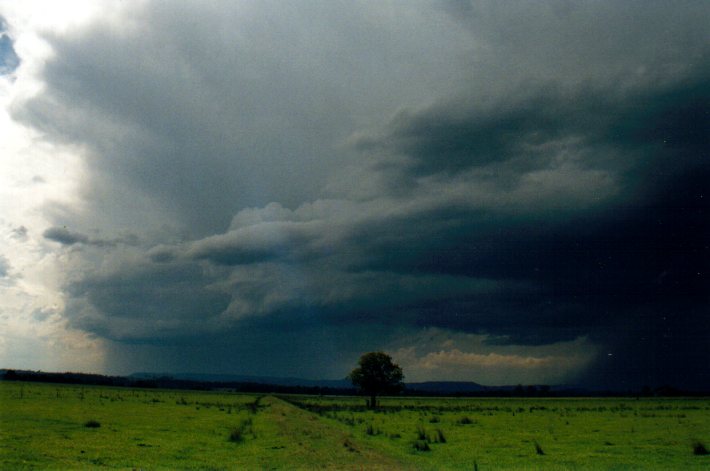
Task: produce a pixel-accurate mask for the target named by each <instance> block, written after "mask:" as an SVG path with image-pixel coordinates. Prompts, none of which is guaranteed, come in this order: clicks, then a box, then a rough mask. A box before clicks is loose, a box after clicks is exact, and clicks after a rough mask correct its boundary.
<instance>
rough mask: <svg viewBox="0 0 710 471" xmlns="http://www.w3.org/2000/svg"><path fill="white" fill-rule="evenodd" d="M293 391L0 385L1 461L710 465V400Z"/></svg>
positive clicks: (2, 464)
mask: <svg viewBox="0 0 710 471" xmlns="http://www.w3.org/2000/svg"><path fill="white" fill-rule="evenodd" d="M284 399H285V400H286V401H289V402H291V404H289V403H287V402H284V401H283V400H280V399H278V398H274V397H269V396H264V397H260V396H258V395H250V394H234V393H228V392H196V391H173V390H170V391H161V390H150V389H122V388H109V387H91V386H62V385H51V384H40V383H16V382H0V469H23V468H36V469H82V468H86V469H93V468H96V467H110V468H124V469H134V468H135V469H264V468H272V469H319V468H325V469H361V468H364V469H479V470H488V469H539V470H543V469H544V470H548V469H553V470H554V469H708V468H710V456H709V455H707V448H706V445H707V443H710V400H708V399H639V400H636V399H633V398H623V399H620V398H609V399H539V398H538V399H480V398H476V399H473V398H469V399H459V398H440V399H439V398H382V399H381V405H382V407H381V408H380V409H378V410H375V411H373V410H370V409H367V408H366V407H365V402H364V399H363V398H357V397H318V396H284ZM294 404H296V405H297V406H298V407H296V405H294Z"/></svg>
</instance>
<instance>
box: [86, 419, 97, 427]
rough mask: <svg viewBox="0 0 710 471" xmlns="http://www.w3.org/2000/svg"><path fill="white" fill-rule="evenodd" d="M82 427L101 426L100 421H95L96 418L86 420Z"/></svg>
mask: <svg viewBox="0 0 710 471" xmlns="http://www.w3.org/2000/svg"><path fill="white" fill-rule="evenodd" d="M84 427H86V428H99V427H101V423H99V422H98V421H96V420H89V421H88V422H86V423H85V424H84Z"/></svg>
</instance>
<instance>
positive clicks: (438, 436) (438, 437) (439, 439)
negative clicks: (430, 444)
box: [436, 428, 446, 443]
mask: <svg viewBox="0 0 710 471" xmlns="http://www.w3.org/2000/svg"><path fill="white" fill-rule="evenodd" d="M436 441H437V442H439V443H446V437H445V436H444V432H442V431H441V429H440V428H438V429H436Z"/></svg>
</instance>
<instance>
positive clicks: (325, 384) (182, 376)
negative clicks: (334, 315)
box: [128, 372, 352, 388]
mask: <svg viewBox="0 0 710 471" xmlns="http://www.w3.org/2000/svg"><path fill="white" fill-rule="evenodd" d="M128 377H129V378H131V379H144V380H149V379H157V378H173V379H178V380H185V381H200V382H208V383H254V384H272V385H275V386H302V387H308V388H352V384H351V383H350V381H349V380H347V379H304V378H280V377H275V376H253V375H227V374H207V373H146V372H138V373H133V374H131V375H130V376H128Z"/></svg>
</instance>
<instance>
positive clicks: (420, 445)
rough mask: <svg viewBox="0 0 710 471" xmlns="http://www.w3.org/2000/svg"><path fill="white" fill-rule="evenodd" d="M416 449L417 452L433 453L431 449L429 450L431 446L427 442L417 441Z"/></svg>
mask: <svg viewBox="0 0 710 471" xmlns="http://www.w3.org/2000/svg"><path fill="white" fill-rule="evenodd" d="M414 449H415V450H417V451H431V448H429V444H428V443H427V442H426V441H425V440H417V441H415V442H414Z"/></svg>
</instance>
